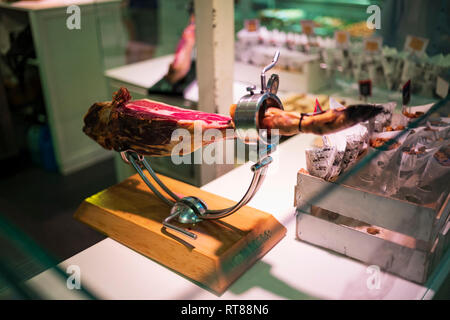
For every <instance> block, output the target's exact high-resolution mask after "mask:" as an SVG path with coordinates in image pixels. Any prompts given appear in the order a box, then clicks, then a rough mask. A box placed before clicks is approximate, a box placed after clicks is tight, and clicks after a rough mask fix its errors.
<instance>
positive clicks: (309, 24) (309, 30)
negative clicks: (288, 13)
mask: <svg viewBox="0 0 450 320" xmlns="http://www.w3.org/2000/svg"><path fill="white" fill-rule="evenodd" d="M300 25H301V26H302V32H303V33H304V34H306V35H307V36H313V35H314V21H312V20H302V21H300Z"/></svg>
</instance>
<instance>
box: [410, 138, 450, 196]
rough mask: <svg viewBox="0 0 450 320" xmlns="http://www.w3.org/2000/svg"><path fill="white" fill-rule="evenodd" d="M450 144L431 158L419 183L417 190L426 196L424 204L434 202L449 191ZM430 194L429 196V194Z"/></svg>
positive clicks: (441, 148) (442, 147) (445, 145)
mask: <svg viewBox="0 0 450 320" xmlns="http://www.w3.org/2000/svg"><path fill="white" fill-rule="evenodd" d="M449 179H450V144H449V143H448V141H447V142H446V144H444V145H443V146H441V147H440V148H439V149H438V150H437V151H435V152H434V154H433V155H432V156H431V157H429V159H428V161H427V164H426V166H425V168H424V170H423V172H422V174H421V175H420V178H419V180H418V182H417V188H418V189H419V190H420V191H422V192H423V193H424V194H423V196H422V199H423V202H432V201H435V200H436V198H437V197H438V196H439V195H440V194H441V193H442V192H448V191H449V188H450V186H449V183H448V181H449ZM427 193H428V194H427Z"/></svg>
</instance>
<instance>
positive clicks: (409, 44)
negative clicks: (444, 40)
mask: <svg viewBox="0 0 450 320" xmlns="http://www.w3.org/2000/svg"><path fill="white" fill-rule="evenodd" d="M428 41H429V40H428V39H427V38H420V37H415V36H411V35H408V36H407V37H406V40H405V51H410V52H414V53H417V54H419V55H421V54H423V53H424V52H425V49H426V48H427V46H428Z"/></svg>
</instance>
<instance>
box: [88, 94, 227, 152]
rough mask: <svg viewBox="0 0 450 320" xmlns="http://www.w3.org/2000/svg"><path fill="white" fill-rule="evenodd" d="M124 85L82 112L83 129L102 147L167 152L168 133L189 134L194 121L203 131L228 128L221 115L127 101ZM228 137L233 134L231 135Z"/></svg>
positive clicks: (192, 129) (148, 101) (142, 101)
mask: <svg viewBox="0 0 450 320" xmlns="http://www.w3.org/2000/svg"><path fill="white" fill-rule="evenodd" d="M130 100H131V96H130V94H129V92H128V90H127V89H125V88H120V89H119V90H118V91H117V92H116V93H114V96H113V100H112V101H110V102H99V103H95V104H94V105H92V106H91V108H90V109H89V111H88V112H87V114H86V115H85V116H84V127H83V131H84V133H86V134H87V135H88V136H89V137H91V138H92V139H94V140H95V141H96V142H97V143H99V144H100V145H101V146H102V147H103V148H106V149H109V150H115V151H119V152H120V151H125V150H129V149H132V150H134V151H136V152H138V153H140V154H142V155H151V156H170V155H171V151H172V149H173V147H174V146H175V145H177V144H178V143H179V142H180V141H176V140H175V141H172V139H171V138H172V133H173V132H174V131H175V130H176V129H187V130H188V131H189V132H190V133H191V135H192V136H193V133H194V125H195V126H196V127H197V128H198V129H197V130H200V129H201V131H202V132H203V131H205V130H207V129H217V130H220V131H221V133H222V134H223V136H224V137H225V136H226V133H227V132H226V129H232V128H233V125H232V121H231V118H230V117H228V116H224V115H219V114H213V113H207V112H201V111H195V110H189V109H183V108H179V107H174V106H170V105H167V104H164V103H160V102H156V101H151V100H147V99H142V100H134V101H130ZM231 138H234V136H233V137H231ZM191 140H192V141H191V143H192V145H191V150H190V151H191V152H192V151H195V149H196V148H198V147H201V146H202V145H207V144H209V143H212V142H214V141H211V139H209V140H207V141H206V140H205V141H202V143H201V144H199V145H197V144H196V145H195V146H194V139H191Z"/></svg>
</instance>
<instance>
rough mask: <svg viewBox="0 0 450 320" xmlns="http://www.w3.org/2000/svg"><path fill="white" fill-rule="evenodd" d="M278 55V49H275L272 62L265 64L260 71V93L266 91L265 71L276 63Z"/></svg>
mask: <svg viewBox="0 0 450 320" xmlns="http://www.w3.org/2000/svg"><path fill="white" fill-rule="evenodd" d="M279 57H280V50H277V51H275V55H274V56H273V59H272V62H271V63H270V64H268V65H267V66H265V67H264V68H263V69H262V71H261V93H264V92H266V90H267V88H266V72H267V71H269V70H270V69H272V68H273V67H274V66H275V65H276V63H277V62H278V58H279Z"/></svg>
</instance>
